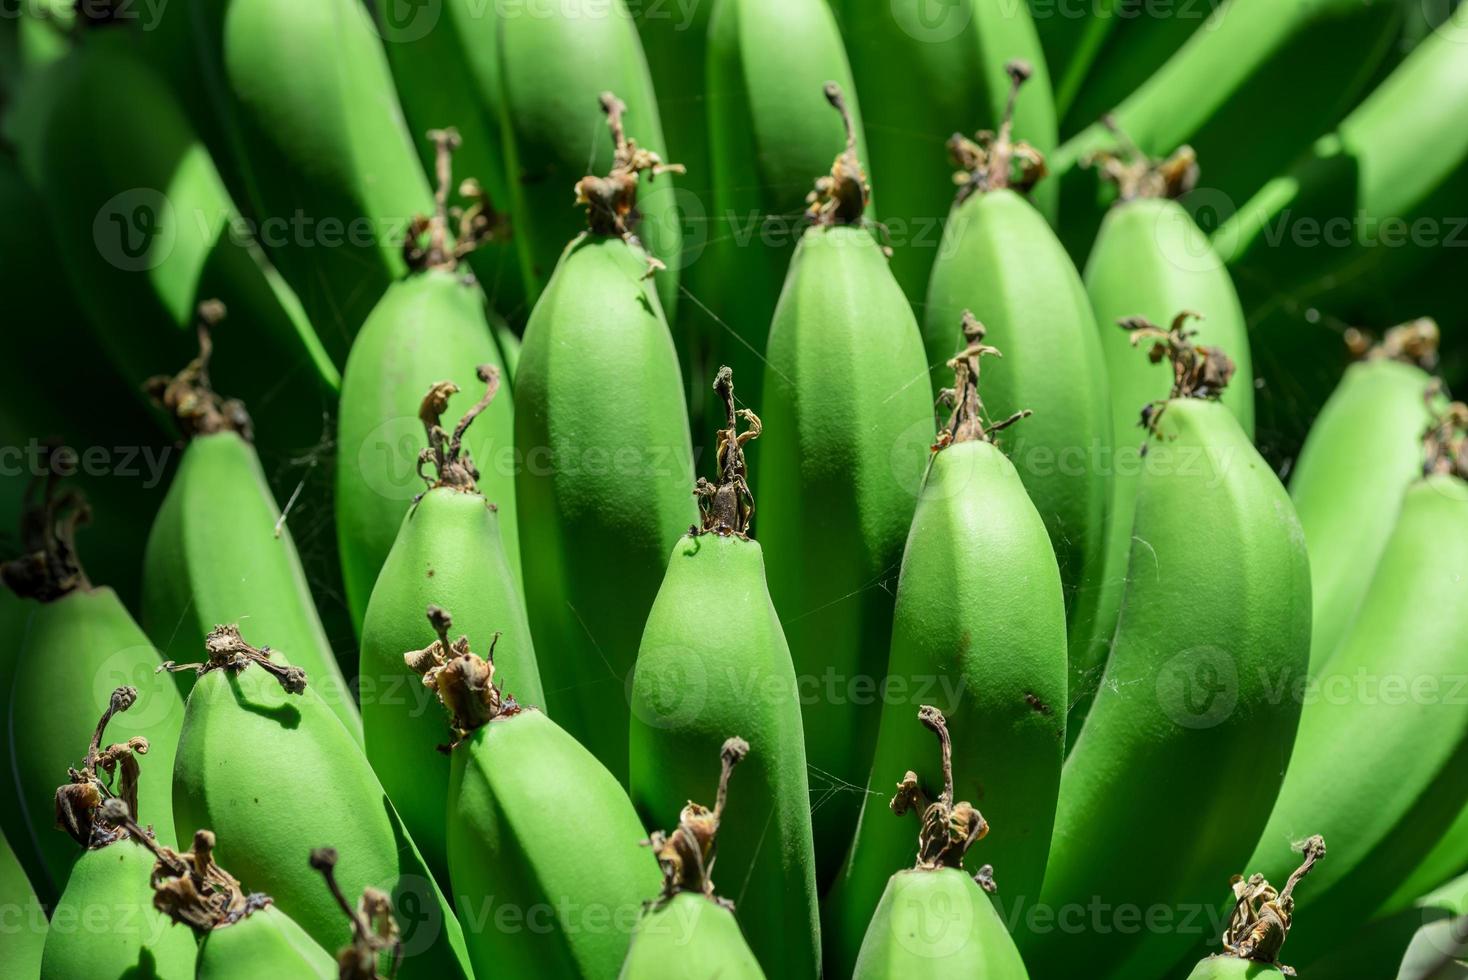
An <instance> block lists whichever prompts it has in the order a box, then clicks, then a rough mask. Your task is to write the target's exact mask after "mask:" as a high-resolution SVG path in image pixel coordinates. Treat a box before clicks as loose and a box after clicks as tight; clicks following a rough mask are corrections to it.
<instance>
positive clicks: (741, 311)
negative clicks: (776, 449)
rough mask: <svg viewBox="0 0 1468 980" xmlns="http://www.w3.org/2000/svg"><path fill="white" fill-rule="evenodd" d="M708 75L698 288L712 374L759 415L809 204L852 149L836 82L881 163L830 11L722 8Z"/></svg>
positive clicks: (719, 0)
mask: <svg viewBox="0 0 1468 980" xmlns="http://www.w3.org/2000/svg"><path fill="white" fill-rule="evenodd" d="M705 74H706V83H707V86H708V126H709V152H710V153H711V154H712V170H713V173H712V178H713V193H712V195H711V199H710V203H709V204H708V205H706V206H707V207H708V208H709V221H708V223H707V226H706V227H707V234H708V238H707V243H708V247H707V250H706V252H705V254H704V257H703V259H702V260H701V261H702V264H703V265H706V266H707V268H706V269H705V268H702V267H700V270H699V278H698V284H699V286H700V287H701V293H700V296H699V298H700V299H701V300H702V301H703V303H704V305H706V306H707V307H708V308H709V309H710V310H711V311H712V313H713V317H710V318H708V319H705V320H701V321H700V325H701V326H700V329H701V331H702V333H703V335H704V341H705V343H706V344H707V345H708V350H709V354H708V361H707V372H706V374H707V373H712V372H713V371H715V370H717V369H718V367H719V366H720V365H723V364H727V365H729V366H730V367H732V368H733V369H734V377H735V378H736V379H739V386H740V387H739V397H740V400H741V401H742V402H744V403H745V404H747V405H754V406H760V405H763V404H764V403H765V399H764V398H763V397H762V396H761V394H760V386H761V385H762V384H763V376H764V370H765V364H764V356H763V355H764V354H765V351H766V347H767V346H768V344H769V333H770V329H771V327H770V322H771V317H772V316H773V315H774V313H775V307H776V305H777V303H778V302H779V298H780V295H781V290H782V288H783V283H784V282H785V279H786V273H787V270H788V269H789V267H790V264H791V262H792V259H793V256H794V253H795V249H796V246H797V245H798V244H799V242H800V241H801V229H802V228H803V227H804V224H803V221H802V219H801V214H802V212H803V211H804V210H805V207H806V200H805V196H806V194H807V193H809V192H810V190H811V189H812V188H813V187H814V186H815V182H816V179H817V178H818V177H821V176H824V175H826V174H829V173H830V172H831V165H832V162H833V161H834V160H835V159H836V157H837V156H838V155H840V154H841V153H842V151H843V150H844V149H845V147H846V136H845V130H844V129H843V128H842V124H841V117H840V116H839V115H838V114H837V113H836V110H834V109H832V108H831V105H830V103H829V102H827V101H826V97H825V94H824V89H825V85H826V83H827V82H836V83H837V84H838V85H840V86H841V90H842V91H843V92H844V93H845V96H846V105H847V108H848V109H849V110H850V111H851V116H852V122H853V124H854V125H855V127H856V137H857V154H858V156H860V158H861V160H862V163H863V165H866V164H868V163H869V161H870V160H871V157H870V156H869V155H868V153H867V142H866V137H865V136H864V135H863V132H864V131H863V127H862V115H861V105H860V99H859V97H858V92H857V86H856V83H855V82H854V81H853V78H852V74H851V67H850V65H849V64H848V62H847V59H846V51H845V48H844V46H843V44H842V40H841V31H840V28H838V27H837V25H836V19H835V18H834V17H833V16H832V15H831V11H830V9H829V8H828V6H827V4H826V0H715V4H714V8H713V19H712V20H711V22H710V24H709V38H708V63H707V66H706V73H705ZM946 135H947V134H945V137H946ZM880 191H881V187H880V186H879V187H878V198H879V199H880ZM868 214H869V215H870V211H869V212H868ZM714 317H716V318H717V319H714ZM698 387H703V386H702V385H695V388H698ZM756 456H758V453H756Z"/></svg>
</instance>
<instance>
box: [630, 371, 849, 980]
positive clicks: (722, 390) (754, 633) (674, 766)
mask: <svg viewBox="0 0 1468 980" xmlns="http://www.w3.org/2000/svg"><path fill="white" fill-rule="evenodd" d="M713 387H714V391H715V392H716V393H717V395H718V398H719V400H720V401H722V402H723V404H724V408H725V414H726V419H727V424H726V426H725V427H724V428H723V429H722V430H721V431H720V433H719V437H718V445H719V452H718V464H719V475H718V483H717V484H713V483H710V482H709V481H707V480H700V481H699V483H698V493H699V494H700V495H701V496H700V500H701V501H702V502H703V509H704V513H703V515H702V519H701V522H700V526H699V527H697V528H694V529H691V530H690V532H689V534H688V536H686V537H684V538H683V539H681V540H680V541H679V542H678V544H677V545H676V546H675V547H674V549H673V555H672V558H671V560H670V561H669V563H668V574H667V576H666V577H665V578H664V579H663V584H662V588H661V589H659V590H658V595H657V599H656V601H655V602H653V605H652V611H651V612H650V613H649V614H648V618H647V625H646V627H645V628H644V629H643V633H642V644H641V646H640V648H639V649H638V653H637V666H636V670H635V672H634V674H633V679H632V719H631V740H630V755H631V779H630V786H631V791H632V802H633V803H634V804H635V805H636V806H637V808H638V810H639V811H640V812H641V813H642V814H643V815H644V817H645V818H647V820H648V822H649V823H650V822H651V821H652V819H653V815H655V814H658V813H669V812H672V811H673V810H674V809H676V808H677V807H679V806H680V805H681V804H682V803H683V802H686V801H687V800H688V799H689V798H690V796H691V795H700V794H697V793H695V792H694V790H695V789H697V788H700V787H705V786H707V778H706V774H705V773H704V772H702V771H700V766H699V760H700V759H702V758H706V757H707V756H708V754H709V753H710V752H712V751H713V749H714V748H715V747H716V746H718V745H720V744H721V742H722V741H723V734H721V733H726V732H728V731H730V730H731V729H733V728H736V727H737V728H738V729H739V730H740V731H741V732H744V733H745V734H746V736H747V737H748V741H749V744H750V745H752V746H753V747H754V761H753V762H752V763H750V764H749V765H746V766H745V772H746V774H747V775H746V776H745V777H742V778H744V780H745V788H744V790H743V795H744V798H745V800H746V801H747V803H746V805H745V806H742V807H740V809H739V810H738V811H737V812H736V813H735V814H733V815H731V817H730V818H729V819H728V820H727V821H724V822H722V823H721V825H720V826H721V830H720V833H719V854H720V856H721V857H722V859H723V860H724V861H725V862H726V866H729V867H734V868H737V869H739V871H740V873H741V874H742V875H743V876H744V877H743V878H742V879H741V880H742V881H743V884H742V885H741V886H740V888H739V909H738V911H737V913H736V914H737V918H738V921H739V925H740V926H741V927H742V928H743V930H744V935H745V937H746V938H747V939H748V944H749V948H750V949H753V950H754V953H755V955H756V956H757V957H758V959H759V962H760V963H763V964H764V966H765V968H766V970H767V971H768V972H769V973H771V974H774V975H777V976H790V977H811V978H814V977H818V976H820V975H821V965H820V964H821V939H820V912H819V908H818V893H817V891H816V875H815V850H814V844H813V842H812V838H811V814H810V785H809V782H808V780H807V777H806V764H805V741H804V734H803V732H802V729H801V710H800V691H799V688H798V685H797V682H796V678H795V665H794V663H793V662H792V661H791V658H790V647H789V645H788V644H787V643H786V642H785V633H784V631H783V630H782V629H781V627H780V620H779V618H778V617H777V616H776V615H775V607H774V605H773V604H772V603H771V601H770V593H769V589H768V587H767V586H766V584H765V566H764V554H763V551H762V550H761V548H760V546H759V544H758V543H757V542H755V541H752V540H750V538H749V525H750V518H751V516H752V514H753V511H754V503H753V498H752V497H751V496H750V493H749V482H748V469H747V466H746V463H745V450H744V446H745V444H746V443H747V442H748V441H750V440H751V439H754V438H756V437H758V435H759V434H760V431H761V428H760V421H759V418H758V417H757V416H756V415H755V414H754V413H753V412H752V411H750V410H748V409H744V410H742V411H740V410H736V408H735V400H734V382H733V374H732V372H731V371H730V370H729V369H728V368H723V369H721V370H720V371H719V374H718V377H717V379H716V380H715V382H714V386H713ZM741 417H742V418H743V419H744V420H745V422H746V423H747V425H748V426H749V428H748V429H747V430H746V431H744V432H742V433H741V432H739V431H738V422H739V419H740V418H741ZM721 796H722V794H721ZM664 897H665V900H666V901H668V902H671V901H674V895H672V894H668V893H665V896H664ZM694 908H695V909H696V908H697V907H694ZM688 911H689V912H690V914H699V913H697V912H695V911H694V910H693V909H689V910H688ZM673 914H675V913H674V912H673V910H667V911H666V912H665V913H664V916H663V917H664V918H666V916H668V915H673ZM709 917H713V915H712V914H710V916H709ZM720 918H722V917H720ZM668 921H672V922H676V921H678V920H677V919H671V920H668ZM660 928H661V927H660ZM709 928H713V927H709ZM735 934H736V935H737V934H738V929H737V928H736V929H735ZM664 941H665V940H664V938H660V939H658V940H654V941H653V942H654V943H657V944H661V943H663V942H664ZM740 945H741V946H742V945H743V944H742V943H741V944H740ZM656 962H661V961H660V960H659V959H658V958H657V957H651V959H650V961H649V962H648V964H647V965H644V966H643V967H640V968H639V970H640V971H642V972H639V973H638V975H645V974H650V973H651V972H652V965H651V964H652V963H656ZM694 962H697V963H698V965H699V969H704V968H705V967H704V964H703V961H701V960H696V961H694ZM708 970H709V972H710V973H712V972H714V971H713V968H712V966H711V965H710V966H709V967H708Z"/></svg>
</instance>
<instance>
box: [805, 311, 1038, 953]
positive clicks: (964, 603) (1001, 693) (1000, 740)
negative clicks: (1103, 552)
mask: <svg viewBox="0 0 1468 980" xmlns="http://www.w3.org/2000/svg"><path fill="white" fill-rule="evenodd" d="M965 332H966V333H967V335H968V338H969V346H968V348H967V349H966V350H964V351H963V352H961V353H960V354H959V355H958V357H957V358H956V359H954V360H952V361H950V362H949V364H950V365H951V366H952V367H953V368H954V371H955V375H956V378H955V383H954V387H953V388H952V389H950V392H951V396H950V397H949V398H948V399H947V400H948V401H949V402H950V403H951V404H952V405H953V414H952V416H951V418H950V419H949V420H948V421H947V424H946V425H945V427H944V429H943V430H942V432H940V434H939V437H938V444H937V445H938V447H940V448H938V450H937V452H936V453H935V454H934V455H933V458H932V462H931V464H930V466H929V469H928V473H927V476H926V479H925V480H924V483H923V490H922V495H921V496H920V497H919V498H918V504H917V513H916V514H915V515H914V516H913V521H912V530H911V531H910V532H909V534H908V538H907V548H906V550H905V551H904V553H903V559H902V572H901V575H900V576H899V578H898V581H897V606H896V612H895V615H894V621H893V628H892V658H891V662H890V663H889V664H888V667H887V682H886V683H887V690H888V692H889V693H888V697H887V698H886V699H884V702H883V709H882V718H881V727H880V728H879V729H878V734H877V748H876V754H875V761H874V762H873V764H872V772H871V779H870V781H869V783H868V785H867V795H866V802H865V805H864V806H863V808H862V813H861V818H860V822H859V823H858V825H857V830H856V840H855V842H854V844H853V845H852V849H851V853H850V854H849V855H848V857H847V860H846V865H845V866H844V867H843V868H842V870H841V874H840V876H839V877H838V878H837V879H836V883H835V885H834V886H833V887H832V890H831V892H830V893H829V894H828V896H827V898H826V909H827V917H826V931H825V939H826V949H827V951H828V953H827V955H828V956H829V957H830V959H831V961H832V972H833V973H834V974H835V975H838V976H845V975H848V974H849V973H850V971H851V968H852V965H853V963H854V962H855V960H856V954H857V950H858V949H859V947H860V945H861V941H862V936H863V935H865V933H866V927H867V923H868V922H869V921H870V920H871V917H872V912H873V910H874V909H876V908H877V906H878V905H879V904H880V901H881V898H882V893H883V889H884V888H887V887H894V886H889V884H888V878H889V877H890V875H891V873H892V868H894V867H900V866H901V865H902V863H903V862H904V861H905V860H906V859H907V857H908V855H909V854H910V853H911V851H912V832H911V828H910V827H907V826H904V825H903V824H902V823H901V822H899V821H896V820H893V819H892V818H891V816H890V814H887V813H885V812H884V811H885V810H886V809H887V802H888V789H889V787H890V785H891V774H892V773H894V772H901V771H902V767H903V765H904V760H912V759H917V758H922V756H921V755H919V753H920V752H922V751H924V750H926V749H927V748H928V742H927V736H926V735H925V733H924V732H923V731H922V730H921V729H920V728H919V727H918V726H916V725H914V724H912V704H913V702H914V701H915V700H918V699H922V700H925V701H932V702H934V703H935V704H936V705H937V706H938V707H939V708H940V709H941V710H942V711H943V713H944V714H945V715H946V716H947V717H948V719H949V720H950V723H951V727H952V731H953V733H954V735H955V736H956V738H957V740H958V745H959V751H958V764H957V767H956V768H955V770H954V779H955V782H956V784H957V785H958V787H959V791H960V792H961V793H964V794H967V795H974V796H977V795H978V794H979V793H980V791H982V793H983V796H984V798H985V800H986V801H992V802H986V803H985V808H986V809H988V810H990V811H992V812H993V813H995V814H998V815H999V816H998V818H996V819H1000V820H1002V821H1003V822H1002V823H1001V824H1000V826H1002V827H1004V828H1006V832H1005V833H1004V834H1003V835H1002V837H1000V838H998V839H996V840H995V841H994V842H993V843H992V845H991V848H992V849H993V854H994V857H995V860H996V863H998V864H999V866H1000V867H1002V868H1003V869H1004V892H1005V896H1006V901H1014V902H1020V903H1023V904H1024V905H1028V904H1029V903H1030V902H1032V901H1033V900H1034V899H1036V898H1038V897H1039V891H1040V881H1041V879H1042V878H1043V876H1044V873H1045V857H1046V854H1047V853H1048V851H1049V849H1050V829H1051V825H1052V824H1053V822H1054V819H1055V800H1056V792H1057V790H1058V789H1059V785H1060V766H1061V762H1062V760H1063V758H1064V749H1065V705H1066V654H1065V597H1064V594H1063V592H1062V591H1061V585H1060V572H1059V570H1058V568H1057V566H1056V563H1055V552H1054V550H1053V549H1052V548H1051V546H1050V538H1049V536H1048V535H1047V534H1046V532H1045V523H1044V521H1042V520H1041V518H1040V515H1039V513H1038V512H1037V511H1036V510H1035V505H1034V504H1033V503H1031V502H1030V498H1029V496H1028V495H1026V493H1025V489H1024V484H1023V483H1022V482H1021V481H1020V478H1019V474H1018V473H1016V472H1015V469H1014V465H1013V464H1012V463H1010V461H1009V460H1008V458H1006V457H1005V456H1004V454H1003V453H1002V452H1001V451H1000V449H999V447H998V446H997V445H996V444H995V439H996V438H997V433H998V432H999V431H1000V430H1001V429H1003V428H1004V427H1005V423H1003V422H991V420H990V419H989V418H988V416H987V413H986V410H985V408H984V404H983V402H982V400H981V399H980V397H979V395H980V390H979V385H978V382H979V377H978V372H979V359H980V358H981V357H983V356H984V355H990V354H992V355H996V356H997V355H998V354H999V353H1000V352H999V351H998V350H996V349H994V348H992V347H986V346H984V345H983V337H984V329H983V327H982V326H981V325H979V323H978V322H977V321H975V320H973V319H972V318H969V319H968V320H967V322H966V323H965ZM999 370H1003V365H1002V364H1000V365H999ZM1010 421H1015V420H1013V419H1011V420H1010ZM1019 424H1020V425H1028V424H1029V422H1028V420H1022V421H1020V422H1019ZM935 682H936V684H935ZM916 771H917V772H918V774H919V776H920V778H921V780H922V782H923V784H924V785H926V786H938V785H941V782H942V773H941V771H940V770H939V768H938V765H937V762H936V760H934V761H933V762H932V763H931V764H929V765H926V766H922V767H919V768H917V770H916ZM933 887H935V888H937V887H938V886H933ZM939 890H940V891H941V890H942V889H941V888H939Z"/></svg>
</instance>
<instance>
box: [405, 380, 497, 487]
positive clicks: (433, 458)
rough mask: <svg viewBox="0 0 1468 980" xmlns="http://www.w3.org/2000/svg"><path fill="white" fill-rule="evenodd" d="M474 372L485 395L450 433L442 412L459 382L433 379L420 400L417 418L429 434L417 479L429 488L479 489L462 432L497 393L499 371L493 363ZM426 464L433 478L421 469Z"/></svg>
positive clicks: (475, 468) (457, 391) (457, 387)
mask: <svg viewBox="0 0 1468 980" xmlns="http://www.w3.org/2000/svg"><path fill="white" fill-rule="evenodd" d="M474 373H475V376H476V377H478V378H479V380H480V381H483V382H484V397H482V398H480V399H479V401H478V402H476V403H475V404H474V406H473V407H472V408H470V409H469V411H467V412H465V413H464V417H463V418H461V419H459V422H458V424H457V425H455V426H454V431H453V434H452V435H450V434H449V433H448V432H445V431H444V428H443V424H442V419H443V413H444V412H446V411H448V407H449V398H450V396H452V395H456V394H458V393H459V386H458V385H456V384H454V383H453V382H452V381H439V382H436V383H435V384H433V385H432V386H431V387H429V389H428V394H426V395H424V396H423V402H422V403H421V404H420V405H419V407H418V419H419V421H421V422H422V423H423V431H424V432H425V433H426V434H427V436H428V445H427V447H425V448H424V449H423V450H422V451H421V452H419V453H418V478H419V479H421V480H422V481H423V482H424V483H425V484H426V485H427V487H428V489H429V490H436V489H438V488H439V487H453V488H454V489H456V490H463V491H464V492H466V493H476V492H477V491H478V489H479V487H478V480H479V469H478V467H476V466H475V465H474V460H473V459H472V458H471V457H470V455H469V447H468V446H466V445H464V433H465V432H467V431H468V429H469V426H470V425H471V424H472V423H473V422H474V420H475V419H476V418H478V417H479V416H480V414H482V413H483V412H484V410H485V409H487V408H488V407H489V404H490V402H492V401H494V396H495V395H496V394H498V393H499V390H500V372H499V368H497V367H495V366H494V365H493V364H481V365H479V367H478V368H476V369H475V372H474ZM428 464H432V466H433V469H434V474H435V476H434V478H433V479H429V477H428V475H427V474H425V473H424V472H423V467H424V466H425V465H428ZM424 492H425V493H426V492H427V491H424ZM422 497H423V495H422V494H419V495H418V498H417V499H418V500H421V499H422ZM415 502H416V500H415ZM490 506H491V507H492V506H494V505H493V504H491V505H490Z"/></svg>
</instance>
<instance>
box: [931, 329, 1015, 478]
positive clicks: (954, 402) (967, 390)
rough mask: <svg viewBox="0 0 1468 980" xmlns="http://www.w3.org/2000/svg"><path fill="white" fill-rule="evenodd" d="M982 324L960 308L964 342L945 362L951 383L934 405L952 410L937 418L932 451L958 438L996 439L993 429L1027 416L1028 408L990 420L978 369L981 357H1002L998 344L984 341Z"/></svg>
mask: <svg viewBox="0 0 1468 980" xmlns="http://www.w3.org/2000/svg"><path fill="white" fill-rule="evenodd" d="M985 332H986V331H985V329H984V325H983V324H982V323H980V322H979V321H978V318H977V317H975V316H974V314H973V311H972V310H964V311H963V339H964V341H965V342H966V346H965V347H964V349H963V350H961V351H959V352H958V354H957V356H955V357H953V358H952V359H950V360H949V362H948V367H949V368H950V369H951V370H952V371H953V387H952V388H944V389H943V390H942V391H941V392H939V393H938V401H937V407H938V408H939V409H941V408H942V407H943V406H945V405H947V406H950V407H951V408H952V409H953V411H952V413H951V414H950V415H949V417H948V421H947V423H942V422H941V421H940V423H939V426H938V429H939V436H938V442H937V443H936V444H935V445H934V447H933V448H934V450H935V451H941V450H943V449H946V448H947V447H948V446H951V445H953V444H954V443H957V442H989V443H993V442H995V439H994V435H995V433H998V432H1002V431H1003V430H1005V429H1007V428H1009V427H1010V426H1011V425H1014V423H1016V422H1018V421H1019V420H1020V419H1023V418H1028V417H1029V416H1031V415H1032V414H1034V413H1033V412H1031V411H1030V410H1029V409H1023V410H1022V411H1018V412H1015V413H1014V414H1013V415H1011V416H1009V418H1007V419H1002V420H1000V421H998V422H995V423H992V424H990V423H989V422H988V417H989V413H988V412H987V411H986V410H985V408H984V400H983V398H981V397H980V396H979V370H980V366H981V362H982V359H983V358H984V357H1003V356H1004V355H1003V354H1001V353H1000V352H999V349H998V348H997V347H990V346H988V345H987V344H985V343H984V335H985Z"/></svg>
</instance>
